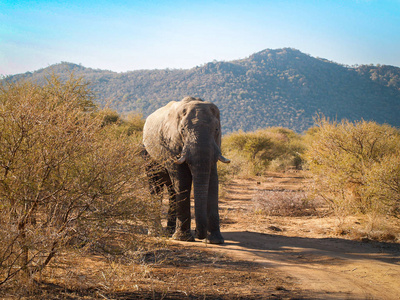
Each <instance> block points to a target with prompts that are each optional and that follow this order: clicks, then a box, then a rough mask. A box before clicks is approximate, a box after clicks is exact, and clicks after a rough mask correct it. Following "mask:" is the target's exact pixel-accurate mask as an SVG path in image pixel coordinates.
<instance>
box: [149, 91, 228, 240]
mask: <svg viewBox="0 0 400 300" xmlns="http://www.w3.org/2000/svg"><path fill="white" fill-rule="evenodd" d="M143 144H144V147H145V149H146V151H147V154H148V156H149V157H150V158H151V160H152V161H153V162H155V163H156V164H157V165H158V167H155V165H154V164H153V165H152V166H151V167H150V168H149V170H152V171H151V172H150V174H151V178H152V179H153V180H150V183H152V184H153V185H154V184H156V185H157V183H158V185H162V184H165V185H167V186H168V187H169V191H170V201H171V203H170V209H169V216H168V227H169V228H170V229H171V228H172V231H173V227H175V232H174V234H173V236H172V238H173V239H176V240H181V241H194V237H193V236H192V234H191V231H190V220H191V216H190V191H191V187H192V182H193V190H194V201H195V219H196V231H195V233H196V238H198V239H205V238H207V240H208V242H210V243H214V244H222V243H223V242H224V239H223V237H222V235H221V232H220V224H219V213H218V174H217V161H218V160H220V161H222V162H225V163H228V162H229V160H228V159H226V158H224V157H223V156H222V155H221V150H220V147H221V125H220V116H219V110H218V108H217V106H215V105H214V104H212V103H210V102H205V101H203V100H201V99H199V98H192V97H186V98H184V99H183V100H182V101H179V102H170V103H169V104H167V105H166V106H164V107H162V108H160V109H158V110H157V111H155V112H154V113H153V114H151V115H150V116H149V117H148V118H147V120H146V123H145V125H144V129H143ZM153 191H155V192H160V188H159V187H155V188H153ZM175 213H176V218H175ZM174 220H176V224H175V222H174Z"/></svg>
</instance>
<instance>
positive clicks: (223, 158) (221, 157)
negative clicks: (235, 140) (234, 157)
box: [218, 155, 231, 164]
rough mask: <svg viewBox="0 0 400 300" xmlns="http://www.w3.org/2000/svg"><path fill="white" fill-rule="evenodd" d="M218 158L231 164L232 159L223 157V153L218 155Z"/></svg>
mask: <svg viewBox="0 0 400 300" xmlns="http://www.w3.org/2000/svg"><path fill="white" fill-rule="evenodd" d="M218 159H219V161H220V162H223V163H224V164H229V163H230V162H231V160H230V159H227V158H225V157H223V156H222V155H220V156H219V157H218Z"/></svg>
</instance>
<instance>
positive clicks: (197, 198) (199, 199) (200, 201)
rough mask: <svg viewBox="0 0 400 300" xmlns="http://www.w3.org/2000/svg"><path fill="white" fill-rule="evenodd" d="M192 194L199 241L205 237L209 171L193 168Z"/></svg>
mask: <svg viewBox="0 0 400 300" xmlns="http://www.w3.org/2000/svg"><path fill="white" fill-rule="evenodd" d="M193 169H194V171H192V173H193V192H194V209H195V218H196V236H197V238H199V239H205V238H206V237H207V228H208V224H207V222H208V219H207V203H208V190H209V182H210V170H209V169H208V170H206V169H205V168H204V166H203V167H201V169H202V170H200V171H199V170H197V169H196V168H193Z"/></svg>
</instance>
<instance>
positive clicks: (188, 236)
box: [172, 230, 194, 242]
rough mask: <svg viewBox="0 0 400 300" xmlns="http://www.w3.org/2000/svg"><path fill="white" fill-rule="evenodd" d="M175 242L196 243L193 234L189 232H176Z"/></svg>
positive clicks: (174, 235)
mask: <svg viewBox="0 0 400 300" xmlns="http://www.w3.org/2000/svg"><path fill="white" fill-rule="evenodd" d="M172 239H173V240H177V241H184V242H194V236H193V235H192V233H191V232H190V231H189V232H187V231H179V230H177V231H175V233H174V234H173V235H172Z"/></svg>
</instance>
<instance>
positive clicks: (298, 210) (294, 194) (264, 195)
mask: <svg viewBox="0 0 400 300" xmlns="http://www.w3.org/2000/svg"><path fill="white" fill-rule="evenodd" d="M252 201H253V207H254V212H255V213H257V214H263V215H267V216H281V217H301V216H315V215H318V210H317V208H318V207H319V205H320V204H319V203H318V202H317V201H315V200H311V199H309V198H308V196H307V194H306V193H305V192H301V191H289V190H279V191H260V192H258V193H257V194H255V195H254V197H253V199H252Z"/></svg>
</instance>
